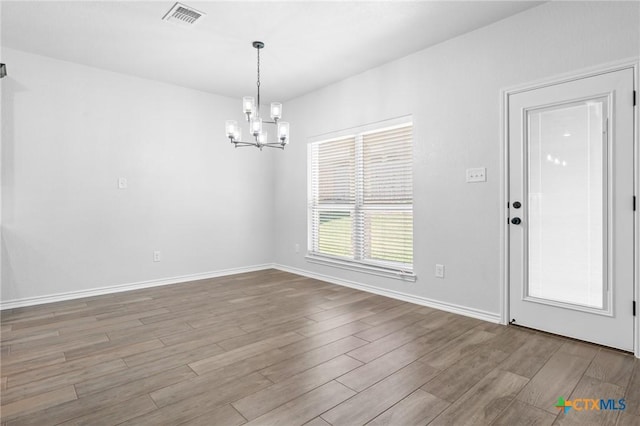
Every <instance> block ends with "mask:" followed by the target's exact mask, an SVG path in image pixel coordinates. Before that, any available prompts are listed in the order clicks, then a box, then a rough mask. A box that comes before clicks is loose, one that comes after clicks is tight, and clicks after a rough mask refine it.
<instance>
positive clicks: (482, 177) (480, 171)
mask: <svg viewBox="0 0 640 426" xmlns="http://www.w3.org/2000/svg"><path fill="white" fill-rule="evenodd" d="M486 181H487V169H486V168H484V167H476V168H475V169H467V182H468V183H471V182H486Z"/></svg>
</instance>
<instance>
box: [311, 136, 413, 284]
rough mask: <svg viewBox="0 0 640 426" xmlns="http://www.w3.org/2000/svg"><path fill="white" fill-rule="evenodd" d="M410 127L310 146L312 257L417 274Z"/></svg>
mask: <svg viewBox="0 0 640 426" xmlns="http://www.w3.org/2000/svg"><path fill="white" fill-rule="evenodd" d="M412 152H413V147H412V126H411V124H410V123H409V124H403V125H401V126H395V127H393V128H386V129H378V130H374V131H368V132H362V133H358V134H356V135H354V136H349V137H343V138H340V139H333V140H328V141H320V142H314V143H312V145H311V164H310V166H311V191H310V203H309V210H310V211H309V214H310V247H309V251H310V254H312V255H316V256H323V257H328V258H337V259H340V260H346V261H352V262H357V263H362V264H365V265H368V266H374V267H382V268H385V269H393V270H399V271H404V272H411V271H412V270H413V181H412V175H413V172H412Z"/></svg>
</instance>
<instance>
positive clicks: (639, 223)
mask: <svg viewBox="0 0 640 426" xmlns="http://www.w3.org/2000/svg"><path fill="white" fill-rule="evenodd" d="M624 69H632V70H633V88H634V90H635V91H636V96H637V97H638V98H640V90H639V87H638V82H639V81H640V72H639V71H640V57H632V58H628V59H624V60H621V61H615V62H609V63H606V64H601V65H597V66H593V67H589V68H585V69H581V70H578V71H573V72H569V73H563V74H559V75H555V76H552V77H549V78H545V79H540V80H536V81H533V82H528V83H524V84H520V85H517V86H512V87H508V88H504V89H502V90H500V173H499V175H500V323H501V324H505V325H506V324H507V323H508V322H509V291H510V290H509V289H510V282H509V232H510V227H509V224H508V223H507V219H508V217H509V210H508V208H507V202H508V201H507V200H508V199H509V96H511V95H515V94H517V93H521V92H525V91H529V90H535V89H540V88H543V87H547V86H552V85H555V84H561V83H568V82H570V81H575V80H580V79H583V78H587V77H594V76H597V75H600V74H605V73H609V72H613V71H620V70H624ZM639 104H640V99H636V107H635V108H634V111H633V179H634V181H633V194H634V195H635V197H636V200H637V202H638V203H639V204H640V197H639V195H640V194H639V188H640V143H639V132H640V127H639V123H640V105H639ZM633 226H634V232H633V234H634V235H633V239H634V242H633V247H634V254H633V281H634V285H633V289H634V295H633V298H634V300H635V301H636V316H635V318H634V325H633V347H634V354H635V356H636V357H637V358H640V271H639V269H640V206H638V207H637V208H636V211H635V212H634V219H633ZM629 309H631V307H629Z"/></svg>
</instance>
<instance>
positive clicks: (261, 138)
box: [257, 132, 268, 145]
mask: <svg viewBox="0 0 640 426" xmlns="http://www.w3.org/2000/svg"><path fill="white" fill-rule="evenodd" d="M267 139H268V136H267V132H260V133H258V136H257V140H258V144H259V145H266V144H267Z"/></svg>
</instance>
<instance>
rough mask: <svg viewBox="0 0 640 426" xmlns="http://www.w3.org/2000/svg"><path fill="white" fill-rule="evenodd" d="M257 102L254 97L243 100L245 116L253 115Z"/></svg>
mask: <svg viewBox="0 0 640 426" xmlns="http://www.w3.org/2000/svg"><path fill="white" fill-rule="evenodd" d="M255 104H256V101H255V100H254V99H253V96H245V97H244V98H242V112H244V113H245V114H253V113H254V111H255Z"/></svg>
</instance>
